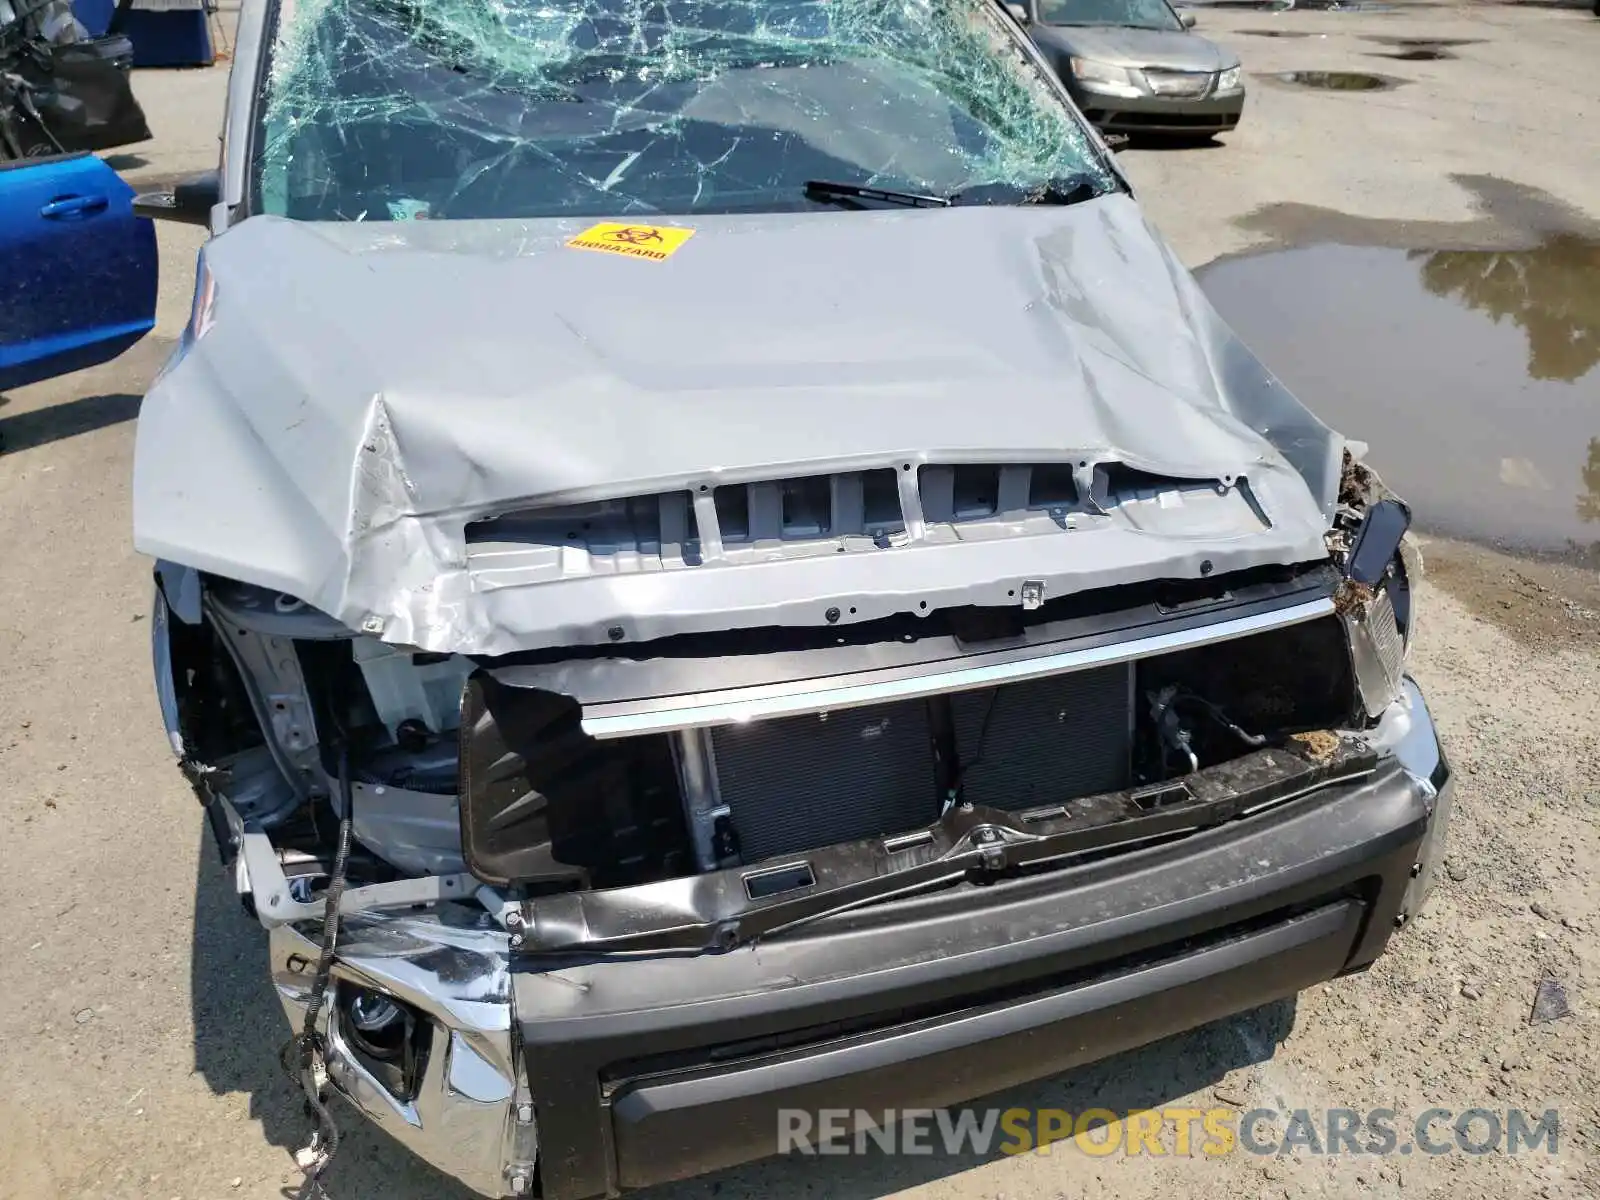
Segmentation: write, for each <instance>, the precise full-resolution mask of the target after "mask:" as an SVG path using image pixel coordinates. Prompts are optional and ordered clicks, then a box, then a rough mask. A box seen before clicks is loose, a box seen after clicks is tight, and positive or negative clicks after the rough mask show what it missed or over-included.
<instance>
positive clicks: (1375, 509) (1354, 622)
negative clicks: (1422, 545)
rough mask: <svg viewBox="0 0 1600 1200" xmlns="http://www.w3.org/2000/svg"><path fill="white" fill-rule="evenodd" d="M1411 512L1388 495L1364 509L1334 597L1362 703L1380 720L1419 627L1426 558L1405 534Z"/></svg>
mask: <svg viewBox="0 0 1600 1200" xmlns="http://www.w3.org/2000/svg"><path fill="white" fill-rule="evenodd" d="M1410 527H1411V510H1410V509H1409V508H1407V507H1406V506H1405V505H1404V504H1403V503H1401V502H1400V501H1399V500H1397V499H1395V498H1394V497H1392V496H1386V497H1384V498H1383V499H1382V500H1379V501H1378V502H1377V503H1375V504H1373V505H1372V506H1371V507H1369V508H1368V509H1367V511H1366V515H1365V516H1364V517H1363V518H1362V520H1361V523H1360V524H1359V525H1358V526H1357V527H1356V529H1355V531H1354V533H1353V536H1352V537H1351V539H1350V544H1349V550H1348V552H1347V553H1346V555H1345V558H1344V564H1343V566H1344V575H1345V579H1344V582H1343V583H1342V584H1341V585H1340V588H1339V594H1338V596H1337V597H1336V601H1335V603H1336V605H1337V607H1338V610H1339V615H1340V616H1341V617H1342V618H1343V620H1344V625H1345V632H1346V635H1347V636H1348V638H1349V641H1350V663H1351V668H1352V669H1353V670H1354V672H1355V678H1356V686H1357V689H1358V690H1359V692H1360V694H1361V705H1362V708H1363V709H1364V710H1365V711H1366V714H1367V716H1368V717H1377V716H1378V715H1379V714H1380V713H1382V712H1383V710H1384V709H1386V708H1387V707H1389V705H1390V704H1392V703H1394V700H1395V698H1396V697H1397V696H1398V695H1399V694H1400V685H1401V682H1402V681H1403V680H1404V678H1405V666H1406V656H1407V654H1408V652H1409V651H1410V648H1411V639H1412V634H1413V630H1414V625H1415V617H1414V614H1415V607H1416V605H1415V591H1414V588H1415V584H1416V582H1417V580H1418V579H1420V578H1421V571H1422V560H1421V557H1420V555H1418V554H1417V551H1416V547H1415V545H1414V544H1413V543H1412V542H1411V541H1410V539H1409V538H1408V537H1407V536H1406V534H1407V531H1408V530H1409V529H1410Z"/></svg>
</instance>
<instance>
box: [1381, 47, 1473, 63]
mask: <svg viewBox="0 0 1600 1200" xmlns="http://www.w3.org/2000/svg"><path fill="white" fill-rule="evenodd" d="M1372 57H1373V58H1394V59H1398V60H1399V61H1401V62H1440V61H1443V60H1444V59H1449V58H1454V57H1455V55H1454V54H1451V53H1450V51H1448V50H1440V49H1437V48H1434V47H1427V46H1418V47H1417V48H1416V49H1415V50H1380V51H1377V52H1376V53H1374V54H1373V55H1372Z"/></svg>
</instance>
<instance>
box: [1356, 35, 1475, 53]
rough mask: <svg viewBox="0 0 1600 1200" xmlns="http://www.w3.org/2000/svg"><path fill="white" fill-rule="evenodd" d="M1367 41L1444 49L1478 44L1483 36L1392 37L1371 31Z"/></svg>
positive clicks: (1403, 48) (1382, 44)
mask: <svg viewBox="0 0 1600 1200" xmlns="http://www.w3.org/2000/svg"><path fill="white" fill-rule="evenodd" d="M1364 40H1365V41H1369V42H1377V43H1378V45H1380V46H1393V47H1395V48H1396V49H1398V50H1442V49H1446V48H1449V47H1454V46H1477V45H1480V44H1482V42H1483V39H1482V38H1452V37H1444V38H1430V37H1390V36H1384V35H1379V34H1375V33H1369V34H1367V35H1366V37H1365V38H1364Z"/></svg>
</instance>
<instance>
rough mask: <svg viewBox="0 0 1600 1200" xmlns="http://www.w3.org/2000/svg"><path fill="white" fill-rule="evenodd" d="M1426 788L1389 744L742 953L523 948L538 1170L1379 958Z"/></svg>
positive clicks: (678, 1149)
mask: <svg viewBox="0 0 1600 1200" xmlns="http://www.w3.org/2000/svg"><path fill="white" fill-rule="evenodd" d="M1433 808H1434V794H1433V791H1432V789H1431V788H1429V787H1428V786H1426V785H1424V784H1418V783H1417V782H1416V781H1414V780H1413V779H1412V778H1411V777H1410V776H1409V775H1407V774H1405V772H1403V771H1402V770H1401V769H1400V768H1399V767H1398V766H1397V765H1395V764H1394V763H1393V762H1386V763H1385V764H1384V765H1383V766H1381V767H1380V768H1379V769H1378V770H1377V771H1376V772H1374V773H1372V774H1370V775H1368V776H1366V777H1364V778H1363V779H1361V780H1359V781H1357V782H1344V783H1336V784H1332V785H1330V786H1329V787H1326V788H1324V789H1322V790H1320V791H1317V792H1315V793H1313V794H1311V795H1308V796H1304V797H1302V798H1300V799H1297V800H1293V801H1290V802H1288V803H1286V804H1284V805H1282V806H1281V807H1277V808H1274V809H1271V810H1270V811H1267V812H1263V813H1259V814H1257V815H1255V816H1251V817H1246V818H1244V819H1242V820H1238V821H1235V822H1233V823H1231V824H1229V825H1225V826H1221V827H1218V828H1214V829H1210V830H1204V831H1201V832H1197V833H1195V834H1192V835H1190V836H1189V837H1187V838H1184V839H1182V840H1179V841H1176V842H1171V843H1168V844H1166V845H1162V846H1159V847H1155V848H1152V849H1147V850H1144V851H1138V852H1134V853H1128V854H1121V855H1117V856H1115V857H1112V858H1107V859H1104V860H1101V861H1099V862H1094V863H1090V864H1087V865H1083V866H1078V867H1071V868H1063V869H1060V870H1056V871H1054V872H1050V873H1047V874H1040V875H1035V876H1031V877H1024V878H1021V879H1014V880H1011V881H1008V882H1005V883H1001V884H995V885H992V886H988V887H975V886H965V887H961V888H957V889H955V890H952V891H946V892H943V893H939V894H934V895H930V896H926V897H923V898H920V899H916V900H907V901H900V902H896V903H894V904H893V905H886V906H882V907H879V908H873V909H864V910H862V911H859V912H855V913H850V914H845V915H840V916H837V917H829V918H825V919H823V920H819V921H818V922H816V923H814V924H810V925H807V926H805V927H804V928H803V929H802V930H799V931H796V932H795V933H793V934H791V935H789V936H787V937H784V938H781V939H773V940H767V941H763V942H760V943H758V944H756V945H754V946H744V947H740V948H738V949H735V950H732V951H729V952H726V953H705V952H700V953H661V954H655V955H648V956H633V957H618V956H610V957H602V956H595V957H593V958H590V959H588V960H586V961H578V962H568V963H564V964H560V965H553V964H547V965H545V966H543V968H542V969H521V970H519V972H518V974H516V976H515V977H514V984H513V986H514V990H515V1001H516V1012H517V1013H518V1019H519V1021H520V1024H521V1034H522V1038H523V1044H524V1047H525V1053H526V1057H527V1066H528V1074H529V1082H530V1084H531V1087H532V1091H533V1095H534V1097H535V1100H536V1102H537V1105H538V1119H539V1134H540V1143H541V1147H540V1158H541V1164H540V1169H541V1176H542V1182H543V1186H544V1194H545V1196H546V1197H548V1198H549V1200H580V1198H584V1200H586V1198H589V1197H597V1196H604V1195H611V1194H616V1193H617V1192H619V1191H621V1190H625V1189H628V1188H635V1187H642V1186H647V1185H651V1184H657V1183H662V1182H666V1181H669V1180H673V1179H681V1178H686V1177H689V1176H693V1175H697V1174H701V1173H704V1172H707V1171H711V1170H715V1169H718V1168H721V1167H725V1166H729V1165H732V1164H735V1163H738V1162H742V1161H748V1160H750V1159H754V1158H760V1157H764V1156H766V1155H769V1154H772V1153H775V1152H776V1150H777V1139H778V1129H779V1125H778V1110H780V1109H784V1108H793V1109H809V1110H815V1109H817V1108H821V1107H828V1108H843V1107H861V1108H866V1109H871V1110H881V1109H884V1108H904V1107H908V1106H911V1107H937V1106H941V1105H948V1104H954V1103H959V1102H961V1101H964V1100H969V1099H973V1098H975V1097H977V1096H981V1095H984V1094H986V1093H988V1092H991V1091H995V1090H997V1089H1000V1088H1003V1087H1008V1086H1012V1085H1015V1084H1018V1083H1022V1082H1025V1081H1027V1080H1030V1079H1036V1078H1040V1077H1043V1076H1047V1075H1050V1074H1053V1073H1056V1072H1059V1071H1062V1070H1065V1069H1068V1068H1071V1067H1073V1066H1076V1065H1079V1064H1082V1063H1085V1062H1089V1061H1093V1060H1095V1059H1099V1058H1104V1057H1106V1056H1108V1055H1111V1054H1114V1053H1117V1052H1119V1051H1121V1050H1124V1049H1128V1048H1131V1047H1133V1046H1136V1045H1140V1044H1143V1043H1146V1042H1150V1041H1154V1040H1156V1039H1159V1038H1161V1037H1164V1036H1166V1035H1168V1034H1172V1033H1176V1032H1179V1031H1181V1030H1184V1029H1188V1028H1193V1027H1194V1026H1197V1025H1200V1024H1203V1023H1205V1022H1207V1021H1210V1020H1214V1019H1217V1018H1219V1017H1223V1016H1226V1015H1229V1014H1231V1013H1235V1012H1240V1011H1244V1010H1246V1009H1249V1008H1252V1007H1254V1006H1256V1005H1259V1004H1262V1003H1266V1002H1268V1001H1270V1000H1274V999H1278V998H1281V997H1285V996H1288V995H1292V994H1294V993H1295V992H1298V991H1300V990H1302V989H1304V988H1306V987H1308V986H1311V985H1312V984H1315V983H1317V982H1320V981H1322V980H1324V979H1328V978H1331V977H1333V976H1335V975H1338V974H1340V973H1342V972H1346V971H1349V970H1353V969H1357V968H1360V967H1363V966H1365V965H1367V964H1368V963H1370V962H1371V961H1372V960H1373V959H1374V958H1376V957H1377V956H1378V954H1379V953H1380V952H1381V951H1382V949H1383V947H1384V944H1385V943H1386V941H1387V939H1388V937H1389V934H1390V932H1391V930H1392V929H1393V927H1394V924H1395V918H1396V915H1397V914H1398V912H1399V911H1400V905H1401V901H1402V898H1403V896H1404V893H1405V891H1406V886H1407V884H1408V883H1409V881H1410V879H1411V877H1412V871H1413V867H1414V866H1415V864H1416V863H1417V858H1418V853H1419V850H1420V848H1421V846H1422V844H1423V840H1424V838H1425V836H1426V835H1427V833H1428V829H1429V822H1430V818H1431V816H1432V813H1433Z"/></svg>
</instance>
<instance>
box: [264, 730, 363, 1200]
mask: <svg viewBox="0 0 1600 1200" xmlns="http://www.w3.org/2000/svg"><path fill="white" fill-rule="evenodd" d="M339 795H340V797H341V799H342V800H343V802H344V803H343V812H342V815H341V816H340V818H339V841H338V848H337V849H336V850H335V851H334V856H333V873H332V875H331V876H330V877H329V879H328V891H327V894H326V898H325V900H324V902H323V908H322V950H321V953H319V954H318V955H317V966H316V971H315V973H314V974H313V976H312V979H311V989H310V991H309V992H307V994H306V1018H305V1022H304V1024H302V1025H301V1027H300V1032H299V1033H297V1034H295V1035H294V1036H293V1037H291V1038H290V1039H289V1041H288V1042H287V1043H285V1045H284V1047H283V1050H282V1051H281V1052H280V1053H279V1055H278V1061H279V1062H280V1063H282V1064H283V1067H284V1070H285V1071H287V1072H288V1073H289V1075H290V1077H291V1078H293V1079H295V1080H296V1081H297V1082H298V1083H299V1084H300V1090H301V1091H302V1092H303V1093H304V1094H305V1102H306V1115H307V1116H308V1117H309V1118H310V1119H311V1120H312V1121H313V1123H314V1128H313V1129H312V1131H311V1140H310V1141H309V1142H308V1143H307V1144H306V1145H305V1146H304V1147H303V1148H302V1149H301V1150H299V1151H297V1152H296V1154H295V1163H296V1164H297V1165H298V1166H299V1167H300V1169H301V1170H302V1171H303V1172H304V1173H305V1183H304V1184H303V1185H302V1187H301V1189H300V1193H299V1195H300V1200H309V1198H310V1197H313V1196H320V1195H322V1194H323V1190H322V1185H321V1183H320V1182H319V1180H320V1179H321V1177H322V1174H323V1172H325V1171H326V1170H327V1169H328V1166H329V1164H331V1163H332V1162H333V1156H334V1155H335V1154H337V1153H338V1152H339V1126H338V1123H337V1122H336V1121H334V1119H333V1113H332V1112H330V1111H329V1109H328V1105H327V1102H326V1101H324V1100H323V1098H322V1089H323V1084H324V1083H325V1082H326V1064H327V1044H326V1040H325V1039H324V1038H323V1036H322V1034H321V1033H319V1032H318V1030H317V1018H318V1017H319V1016H321V1015H322V1006H323V1003H324V1001H325V1000H326V998H327V994H328V983H329V979H330V975H331V972H332V970H333V954H334V949H335V947H336V945H337V943H338V940H339V899H340V897H341V896H342V895H343V894H344V886H345V868H346V866H347V865H348V863H349V860H350V827H351V817H352V815H353V810H352V807H351V806H352V804H353V801H354V796H353V792H352V789H351V787H350V752H349V749H348V746H347V744H346V743H344V742H343V741H342V740H341V743H340V747H339Z"/></svg>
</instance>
